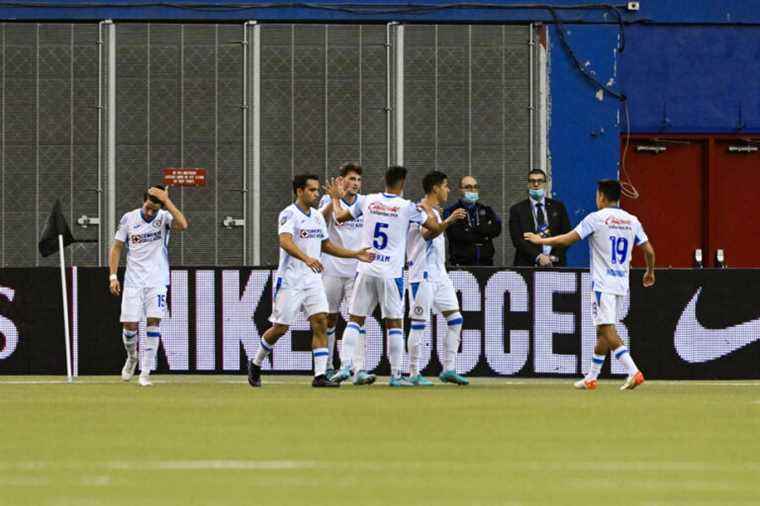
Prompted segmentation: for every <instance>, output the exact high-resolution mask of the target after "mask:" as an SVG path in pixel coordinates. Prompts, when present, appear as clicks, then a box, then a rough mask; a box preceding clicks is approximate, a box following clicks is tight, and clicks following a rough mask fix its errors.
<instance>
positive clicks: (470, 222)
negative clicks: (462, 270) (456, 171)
mask: <svg viewBox="0 0 760 506" xmlns="http://www.w3.org/2000/svg"><path fill="white" fill-rule="evenodd" d="M479 189H480V187H479V186H478V182H477V180H475V178H474V177H472V176H464V177H463V178H462V179H460V180H459V192H460V193H461V195H462V196H461V198H460V199H459V200H457V202H456V203H455V204H454V205H453V206H451V207H449V208H447V209H446V210H445V211H444V212H443V217H444V219H446V218H448V217H449V216H450V215H451V213H453V212H454V211H455V210H456V209H459V208H463V209H465V210H466V211H467V219H466V220H462V221H456V222H454V223H453V224H452V225H451V226H450V227H449V228H448V229H446V237H447V238H448V240H449V263H450V264H451V265H493V256H494V248H493V239H494V238H495V237H498V236H499V234H501V219H499V217H498V216H497V215H496V213H495V212H494V211H493V209H491V208H490V207H488V206H486V205H483V204H481V203H479V202H478V198H479V195H478V190H479Z"/></svg>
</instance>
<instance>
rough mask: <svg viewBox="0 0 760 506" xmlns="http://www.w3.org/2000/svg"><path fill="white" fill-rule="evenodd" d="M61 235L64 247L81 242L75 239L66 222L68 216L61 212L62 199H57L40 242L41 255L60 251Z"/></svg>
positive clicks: (45, 255) (44, 255)
mask: <svg viewBox="0 0 760 506" xmlns="http://www.w3.org/2000/svg"><path fill="white" fill-rule="evenodd" d="M59 235H60V236H63V246H64V247H66V246H68V245H69V244H71V243H74V242H79V241H77V240H76V239H74V236H73V235H71V229H69V224H68V223H66V218H65V217H64V216H63V213H62V212H61V201H60V200H58V199H56V201H55V204H54V205H53V211H52V212H51V213H50V216H48V219H47V223H46V224H45V229H44V230H43V231H42V236H41V237H40V242H39V243H38V247H39V250H40V255H42V256H43V257H47V256H50V255H52V254H53V253H55V252H56V251H58V249H59V247H60V246H59V242H58V236H59Z"/></svg>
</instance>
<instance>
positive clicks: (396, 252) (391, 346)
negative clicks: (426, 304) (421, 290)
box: [331, 166, 464, 387]
mask: <svg viewBox="0 0 760 506" xmlns="http://www.w3.org/2000/svg"><path fill="white" fill-rule="evenodd" d="M405 181H406V169H405V168H404V167H399V166H395V167H391V168H389V169H388V170H387V171H386V173H385V192H383V193H373V194H371V195H367V196H366V197H365V198H363V199H362V201H361V206H360V207H355V208H352V209H343V208H342V205H341V203H340V200H339V199H335V198H333V206H334V207H335V209H336V211H335V212H336V215H335V218H336V219H337V220H338V221H339V222H344V221H348V220H349V219H355V218H358V217H360V216H364V227H363V228H362V236H363V238H362V245H364V246H370V245H371V246H372V251H373V253H374V259H373V261H372V262H371V263H367V264H359V266H358V267H357V275H356V281H355V282H354V292H353V294H352V296H351V304H350V305H349V315H350V320H351V321H350V322H349V323H348V325H346V330H345V332H344V333H343V355H345V357H346V362H345V363H342V364H341V368H340V370H339V371H338V372H337V373H336V374H335V375H334V376H333V377H332V378H331V379H332V380H333V381H336V382H341V381H344V380H347V379H348V378H349V377H350V376H351V372H350V371H351V359H352V357H353V351H354V347H355V346H356V341H357V337H358V335H359V332H360V330H361V328H362V327H363V326H364V320H365V319H366V317H367V316H369V315H370V314H372V312H373V311H374V309H375V307H376V306H377V305H378V304H379V305H380V311H381V313H382V317H383V320H385V329H386V333H387V338H388V350H389V353H388V354H389V358H390V364H391V378H390V383H389V385H390V386H392V387H402V386H412V384H411V383H410V382H409V381H408V380H407V379H405V378H403V377H402V376H401V358H402V356H403V353H404V331H403V328H402V327H403V318H404V278H403V268H404V257H405V253H406V232H407V230H408V228H409V225H410V224H411V223H419V224H421V225H422V226H424V227H425V228H426V229H428V230H430V231H431V232H432V233H433V234H434V235H438V234H440V233H441V232H443V231H444V230H445V229H446V228H447V227H448V225H449V224H450V223H451V222H453V221H454V220H457V219H463V218H464V212H462V213H460V214H456V215H453V218H452V220H451V221H449V222H443V223H439V222H438V221H437V220H436V219H435V218H434V217H433V216H432V213H431V212H430V209H429V207H428V208H427V211H425V207H426V204H425V203H423V204H422V205H421V206H418V205H416V204H414V203H413V202H410V201H409V200H406V199H404V198H402V197H401V194H402V192H403V191H404V182H405Z"/></svg>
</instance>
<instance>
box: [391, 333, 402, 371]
mask: <svg viewBox="0 0 760 506" xmlns="http://www.w3.org/2000/svg"><path fill="white" fill-rule="evenodd" d="M387 335H388V357H389V358H390V362H391V376H393V377H394V378H397V377H399V376H401V357H403V355H404V331H403V330H401V329H388V333H387Z"/></svg>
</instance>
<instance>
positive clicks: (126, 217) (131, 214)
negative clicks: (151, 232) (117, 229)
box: [119, 207, 140, 223]
mask: <svg viewBox="0 0 760 506" xmlns="http://www.w3.org/2000/svg"><path fill="white" fill-rule="evenodd" d="M139 216H140V208H139V207H138V208H137V209H132V210H131V211H127V212H126V213H124V214H122V215H121V220H119V223H129V222H130V221H134V220H135V219H136V218H138V217H139Z"/></svg>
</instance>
